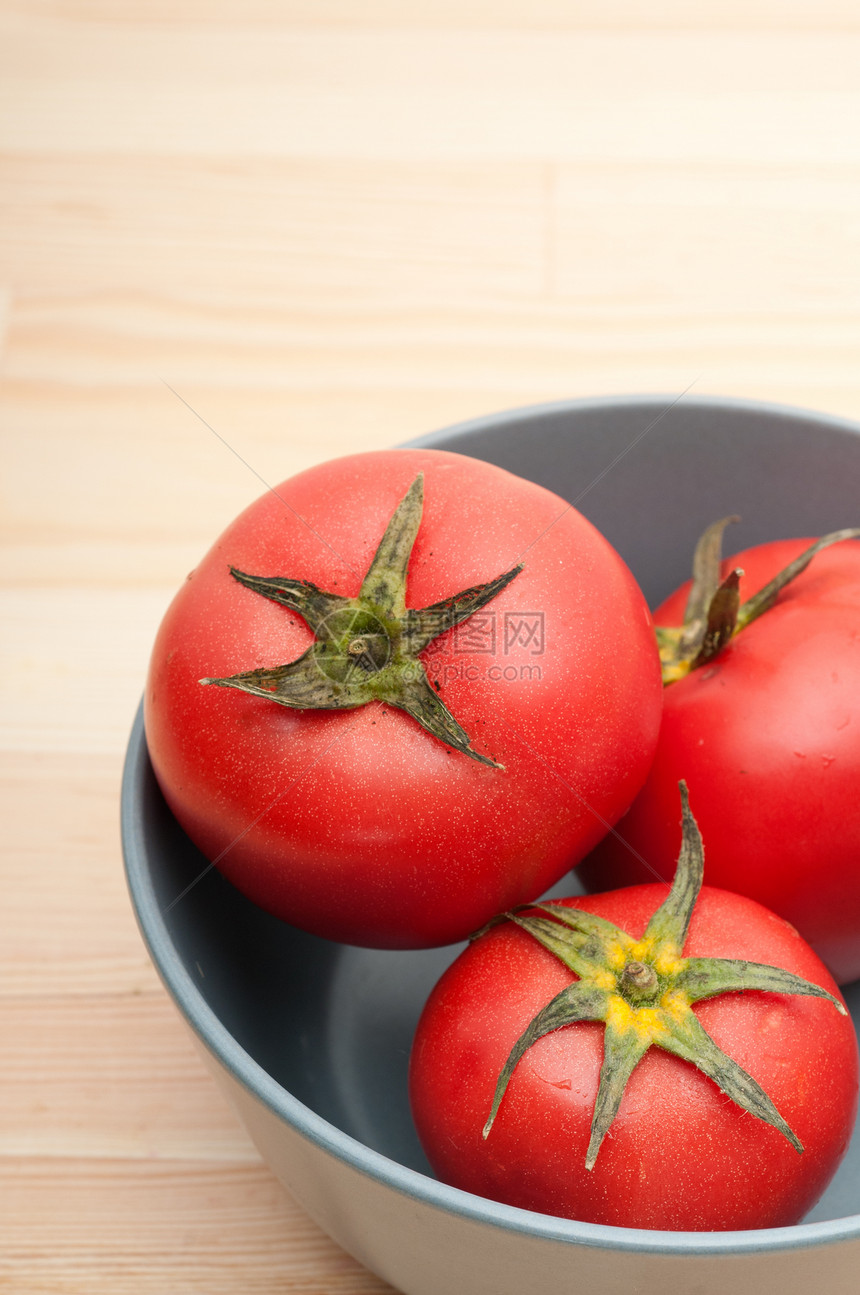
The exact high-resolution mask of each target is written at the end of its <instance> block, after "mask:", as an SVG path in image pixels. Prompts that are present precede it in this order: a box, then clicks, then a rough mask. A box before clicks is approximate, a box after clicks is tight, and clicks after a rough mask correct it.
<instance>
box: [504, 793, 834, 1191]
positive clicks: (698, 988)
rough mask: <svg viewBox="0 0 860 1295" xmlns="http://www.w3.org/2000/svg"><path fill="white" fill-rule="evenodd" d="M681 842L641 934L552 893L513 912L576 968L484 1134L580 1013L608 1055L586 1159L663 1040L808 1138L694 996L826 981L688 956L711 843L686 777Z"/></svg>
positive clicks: (536, 1022) (817, 992) (812, 988)
mask: <svg viewBox="0 0 860 1295" xmlns="http://www.w3.org/2000/svg"><path fill="white" fill-rule="evenodd" d="M680 791H681V805H682V843H681V852H680V855H679V857H678V864H677V868H676V871H675V877H674V879H673V882H672V885H671V888H670V890H669V894H668V896H667V897H666V899H665V900H664V902H663V903H662V904H661V905H660V907H659V908H658V909H657V910H656V912H655V913H654V914H653V916H652V917H651V919H650V921H649V922H648V925H647V927H646V929H645V934H644V935H643V937H642V939H641V940H636V939H634V938H633V937H632V936H630V935H629V934H627V932H625V931H623V930H621V929H620V928H619V927H617V926H615V925H614V924H613V923H612V922H609V921H607V920H606V919H605V918H603V917H598V916H597V915H595V914H594V913H587V912H583V911H582V910H580V909H577V908H572V907H568V906H566V905H562V904H557V903H552V902H547V903H545V904H534V905H530V906H527V907H524V908H522V909H518V910H515V911H513V912H511V913H507V914H505V918H506V919H507V920H508V921H511V922H514V923H515V924H516V925H517V926H519V927H520V928H521V930H523V931H526V932H527V933H528V934H529V935H530V936H532V937H533V938H534V939H535V940H537V941H538V943H540V944H542V945H543V947H544V948H545V949H548V950H549V951H550V953H553V954H555V956H556V957H557V958H559V960H560V961H561V962H563V963H564V965H565V966H566V967H567V968H568V969H569V970H570V971H572V972H573V974H574V975H575V976H576V977H577V979H576V980H574V981H573V982H572V983H571V984H569V985H568V986H566V987H565V988H564V989H563V990H562V991H561V992H560V993H559V994H557V995H556V996H555V998H553V999H552V1000H551V1001H550V1002H549V1003H547V1005H546V1006H545V1007H544V1008H542V1010H541V1011H540V1012H538V1014H537V1015H536V1016H535V1017H534V1018H533V1020H532V1021H531V1023H530V1024H529V1026H528V1028H527V1029H526V1030H525V1031H524V1032H523V1033H522V1034H521V1036H520V1037H519V1039H518V1040H517V1042H516V1043H515V1044H514V1046H513V1048H512V1049H511V1052H510V1055H509V1056H508V1059H507V1061H506V1062H505V1065H504V1067H503V1068H502V1070H501V1072H500V1074H499V1077H498V1080H497V1083H496V1089H495V1093H494V1095H493V1101H492V1106H491V1109H490V1115H489V1118H488V1120H487V1123H486V1124H485V1126H484V1130H483V1136H484V1137H485V1138H486V1137H487V1136H488V1135H489V1133H490V1131H491V1129H492V1126H493V1123H494V1121H495V1119H496V1115H497V1113H498V1110H499V1107H500V1105H501V1103H502V1099H503V1098H504V1095H505V1091H506V1089H507V1087H508V1083H509V1081H510V1079H511V1076H512V1075H513V1073H514V1070H515V1069H516V1067H517V1065H518V1063H519V1061H520V1060H521V1058H522V1057H523V1055H524V1054H525V1053H526V1052H527V1050H528V1049H529V1048H530V1047H531V1045H532V1044H533V1043H535V1042H536V1041H537V1040H538V1039H540V1038H542V1037H543V1036H544V1035H545V1034H549V1033H551V1032H552V1031H553V1030H557V1029H560V1028H562V1027H563V1026H567V1025H572V1024H575V1023H576V1022H579V1021H603V1022H604V1024H605V1031H604V1042H603V1049H604V1052H603V1064H602V1066H601V1070H600V1078H599V1081H598V1090H597V1098H596V1101H595V1105H594V1112H593V1117H592V1124H591V1134H590V1139H589V1144H588V1150H587V1153H586V1159H585V1167H586V1169H592V1168H593V1167H594V1164H595V1162H596V1160H597V1155H598V1152H599V1150H600V1146H601V1143H602V1142H603V1139H604V1137H605V1136H606V1134H607V1132H608V1131H609V1128H610V1127H611V1125H612V1122H613V1120H614V1119H615V1116H616V1115H617V1113H618V1109H619V1107H620V1105H621V1099H622V1097H623V1095H624V1090H625V1087H626V1085H627V1081H628V1079H629V1078H630V1076H631V1075H632V1073H633V1071H634V1070H635V1068H636V1066H637V1065H638V1063H639V1062H640V1061H641V1059H642V1058H643V1057H644V1055H645V1053H646V1052H647V1051H648V1049H649V1048H650V1047H651V1046H652V1045H655V1046H657V1047H660V1048H664V1049H665V1050H666V1051H667V1052H671V1053H674V1055H675V1056H677V1057H680V1058H681V1059H682V1060H684V1061H688V1062H690V1063H692V1064H693V1065H694V1066H696V1067H698V1069H699V1070H701V1071H702V1072H703V1073H704V1074H705V1075H707V1076H708V1077H709V1078H711V1079H712V1080H713V1081H714V1082H715V1083H716V1084H717V1085H718V1087H719V1088H720V1090H721V1091H722V1092H723V1093H725V1094H726V1096H728V1097H730V1098H731V1099H732V1101H734V1102H735V1103H736V1104H737V1105H738V1106H740V1107H741V1108H742V1109H743V1110H745V1111H748V1112H749V1113H750V1114H752V1115H755V1116H757V1117H758V1118H759V1119H761V1120H764V1121H765V1123H767V1124H770V1125H772V1126H773V1127H774V1128H775V1129H777V1130H779V1132H780V1133H782V1134H783V1135H784V1136H785V1137H786V1138H787V1139H788V1141H789V1142H790V1143H791V1144H792V1146H793V1147H794V1148H795V1149H796V1150H797V1151H798V1152H802V1151H803V1147H802V1145H801V1143H800V1141H799V1139H798V1138H797V1136H796V1134H795V1133H794V1132H793V1131H792V1129H791V1128H790V1127H789V1125H788V1124H787V1123H786V1121H785V1120H784V1119H783V1117H782V1116H781V1115H780V1113H779V1111H778V1110H777V1109H776V1107H775V1105H774V1103H773V1102H772V1101H771V1099H770V1098H769V1097H768V1095H767V1093H766V1092H765V1091H764V1089H763V1088H761V1086H760V1085H759V1084H758V1083H757V1082H756V1080H755V1079H753V1077H752V1076H751V1075H749V1074H748V1073H747V1072H746V1071H745V1070H743V1069H742V1067H741V1066H739V1065H738V1064H737V1062H735V1061H733V1060H732V1059H731V1057H729V1056H728V1055H727V1054H726V1053H724V1052H723V1051H722V1050H721V1049H720V1048H719V1047H718V1046H717V1044H716V1043H715V1042H714V1040H713V1039H712V1038H711V1036H710V1035H709V1034H708V1033H707V1031H706V1030H705V1028H704V1026H702V1024H701V1023H700V1022H699V1019H698V1017H697V1016H696V1014H695V1013H694V1012H693V1010H692V1004H693V1003H696V1002H700V1001H701V1000H703V999H706V998H714V997H716V996H718V995H720V994H725V993H738V992H743V991H744V990H751V989H752V990H762V991H765V992H768V993H780V994H804V995H812V996H814V997H818V998H827V999H829V1000H830V1002H831V1003H833V1005H834V1006H835V1007H836V1008H837V1009H838V1011H839V1012H840V1013H841V1014H842V1015H845V1014H846V1013H845V1008H844V1007H843V1005H842V1004H841V1003H840V1002H839V1000H838V999H837V998H834V996H833V995H832V994H829V993H828V992H827V990H825V989H822V988H821V987H820V986H818V985H815V984H812V982H811V981H807V980H804V979H803V978H802V977H800V976H796V975H794V973H793V972H790V971H785V970H783V969H782V968H779V967H771V966H767V965H765V964H763V963H755V962H746V961H741V960H739V959H730V958H685V957H684V956H683V948H684V943H685V941H686V938H687V931H688V929H689V925H690V919H691V917H692V913H693V909H694V907H695V904H696V900H697V899H698V896H699V891H700V890H701V887H702V877H703V872H704V851H703V848H702V838H701V835H700V833H699V829H698V826H697V824H696V820H695V819H694V817H693V815H692V813H691V811H690V806H689V800H688V796H687V788H686V785H685V784H684V783H683V782H681V783H680Z"/></svg>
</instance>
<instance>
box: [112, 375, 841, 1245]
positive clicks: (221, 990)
mask: <svg viewBox="0 0 860 1295" xmlns="http://www.w3.org/2000/svg"><path fill="white" fill-rule="evenodd" d="M422 443H423V444H433V445H438V446H444V448H448V449H456V450H459V451H461V452H463V453H467V454H473V455H475V456H476V457H480V458H485V459H488V460H491V461H492V462H495V463H498V464H500V465H501V466H503V467H506V468H509V469H510V470H512V471H514V472H518V473H520V474H521V475H523V476H527V477H531V478H532V479H534V480H536V481H539V482H540V483H541V484H543V485H546V486H548V487H549V488H551V489H553V490H555V491H556V492H557V493H559V494H561V495H562V496H563V497H565V498H566V499H568V500H570V501H571V502H573V503H575V504H576V506H577V507H579V508H580V509H581V511H582V512H584V513H585V514H586V515H587V516H588V517H589V518H590V519H591V520H592V521H593V522H594V523H595V524H596V525H597V526H598V527H599V528H600V529H601V530H602V531H603V532H604V534H605V535H606V536H607V538H608V539H609V540H610V541H611V542H612V543H613V544H614V545H615V547H616V548H617V549H618V550H619V552H620V553H621V554H622V556H623V557H624V558H625V559H626V561H627V562H628V564H629V565H630V567H631V568H632V570H633V572H634V574H635V575H636V576H637V578H638V579H639V581H640V583H641V585H642V587H643V589H644V590H645V593H646V596H647V597H648V599H649V601H650V602H652V604H653V603H655V602H656V601H658V600H659V599H661V598H662V597H663V596H665V595H666V594H667V593H668V592H670V590H671V589H672V588H673V587H674V586H675V585H677V584H678V583H679V582H680V581H681V580H683V579H684V578H685V577H686V576H687V574H688V569H689V562H690V555H691V553H692V547H693V545H694V543H695V540H696V538H697V537H698V535H699V533H700V531H701V530H702V529H703V527H704V526H705V525H706V524H707V523H708V522H710V521H712V520H715V519H716V518H718V517H722V516H725V515H726V514H729V513H740V514H741V515H742V516H743V517H744V518H745V520H744V522H743V523H742V525H738V526H737V527H735V528H734V534H732V536H731V539H730V540H729V541H728V543H729V544H730V545H731V547H732V548H735V547H736V548H741V547H746V546H747V545H749V544H753V543H757V542H759V541H760V540H764V539H768V538H776V537H781V536H789V535H817V534H821V533H823V532H825V531H829V530H834V529H836V528H838V527H842V526H847V525H852V524H854V525H856V524H857V503H856V490H855V489H854V488H853V483H856V481H857V479H858V473H860V434H858V429H854V428H852V427H851V426H849V425H846V424H844V423H840V422H838V421H837V420H831V419H826V418H819V417H816V416H814V415H807V414H803V413H799V412H795V411H791V410H782V409H776V408H772V407H765V406H751V405H746V404H742V403H739V402H731V401H716V400H685V401H684V402H682V403H678V404H674V405H673V404H672V403H671V401H670V400H669V399H659V398H656V397H650V398H643V399H629V400H605V401H582V402H571V403H569V404H566V405H564V406H548V407H543V408H538V409H535V410H523V411H515V412H514V413H512V414H508V415H504V416H501V417H497V418H489V419H484V420H479V421H478V422H476V423H473V424H469V425H466V426H465V427H463V428H459V429H453V430H452V431H450V432H443V433H439V434H437V435H434V436H433V437H429V438H425V439H424V440H423V442H422ZM735 538H736V540H737V542H736V543H735ZM124 816H125V828H126V839H127V841H128V839H129V838H130V835H131V834H136V838H137V845H136V848H135V849H134V850H132V851H128V850H127V865H128V867H129V872H130V881H131V885H132V893H133V895H134V896H135V900H136V906H137V910H138V917H139V920H140V921H141V925H142V927H143V930H144V935H145V936H146V937H147V939H148V942H149V944H150V948H151V949H152V950H153V953H154V956H155V959H156V962H157V963H158V964H159V966H160V970H161V971H162V973H163V974H165V972H168V973H169V968H168V967H166V965H165V963H166V962H172V963H173V964H175V965H178V966H181V968H182V969H183V970H184V972H185V974H186V977H187V979H188V981H190V983H191V984H192V985H193V987H194V988H193V990H192V991H190V992H196V993H199V995H200V997H201V999H202V1000H203V1002H205V1004H206V1005H207V1006H208V1008H209V1009H210V1010H211V1012H212V1013H213V1014H214V1016H215V1017H216V1018H217V1019H218V1021H219V1022H220V1023H221V1024H222V1025H223V1027H224V1028H225V1029H226V1030H227V1031H228V1032H229V1034H230V1035H232V1036H233V1038H234V1039H235V1041H236V1043H237V1044H238V1045H239V1049H241V1052H240V1053H239V1054H238V1055H239V1057H240V1060H239V1062H238V1063H237V1064H238V1068H239V1070H240V1072H241V1065H242V1062H241V1057H242V1056H243V1055H245V1056H247V1057H248V1058H250V1059H252V1061H254V1062H256V1063H257V1064H258V1065H259V1066H261V1067H262V1068H263V1070H264V1071H266V1072H267V1073H268V1074H269V1075H270V1076H271V1077H272V1078H273V1079H274V1080H275V1081H276V1082H277V1083H278V1084H280V1085H281V1086H282V1087H283V1088H284V1089H285V1090H286V1091H287V1092H288V1093H290V1094H292V1096H293V1097H295V1098H297V1099H298V1100H299V1101H300V1102H302V1103H304V1104H305V1105H306V1106H307V1107H308V1108H309V1109H310V1110H311V1111H313V1112H315V1113H316V1114H317V1115H318V1116H321V1117H322V1118H323V1119H324V1120H326V1121H328V1122H329V1123H330V1124H331V1125H332V1126H334V1128H335V1129H339V1130H341V1131H343V1132H344V1133H346V1134H348V1135H350V1136H351V1137H353V1138H355V1139H356V1140H357V1141H358V1142H360V1143H362V1144H363V1145H364V1146H366V1147H369V1148H371V1149H372V1150H373V1151H377V1152H380V1153H382V1154H383V1155H384V1156H386V1157H389V1158H390V1159H391V1160H393V1161H396V1162H398V1163H399V1164H400V1165H404V1166H406V1167H408V1168H411V1169H414V1170H417V1171H418V1172H419V1173H422V1174H427V1175H429V1174H430V1173H431V1171H430V1169H429V1166H428V1164H427V1161H426V1159H425V1157H424V1155H423V1152H422V1151H421V1148H420V1146H419V1144H418V1140H417V1137H416V1135H415V1132H414V1130H413V1126H412V1121H411V1118H410V1114H409V1108H408V1100H407V1094H406V1074H407V1065H408V1057H409V1049H410V1046H411V1041H412V1034H413V1031H414V1028H415V1025H416V1022H417V1019H418V1015H419V1013H420V1011H421V1008H422V1006H423V1003H424V1001H425V999H426V997H427V994H428V993H429V991H430V989H431V988H432V985H433V984H434V983H435V981H436V979H437V978H438V976H439V975H440V974H441V972H442V970H443V969H444V967H445V966H447V964H448V963H449V962H450V961H451V959H452V958H453V957H454V956H456V953H457V952H458V947H453V948H446V949H437V950H430V951H421V952H416V953H401V952H380V951H376V950H364V949H356V948H351V947H347V946H341V945H337V944H333V943H330V942H328V941H325V940H320V939H317V938H316V937H313V936H310V935H306V934H304V933H302V932H300V931H297V930H295V929H293V928H291V927H289V926H286V925H284V924H283V923H281V922H279V921H277V920H275V919H274V918H271V917H269V916H268V915H267V914H266V913H264V912H262V911H261V910H260V909H258V908H256V907H255V906H254V905H253V904H251V903H250V902H249V901H248V900H246V899H244V898H243V897H242V896H241V895H240V894H239V893H238V892H237V891H235V890H234V889H233V887H232V886H231V885H230V884H229V883H227V882H226V881H225V880H224V879H223V878H222V877H221V876H220V874H219V873H218V872H217V870H216V869H214V868H212V867H211V866H209V865H208V864H207V862H206V860H205V859H204V858H203V856H202V855H201V854H200V853H199V852H198V851H197V850H196V849H195V847H194V846H193V845H192V844H191V843H190V842H189V840H188V839H187V838H186V837H185V835H184V833H183V832H182V831H181V830H180V829H179V827H178V826H177V824H176V823H175V821H174V820H173V818H172V816H171V814H170V813H169V811H168V810H167V808H166V806H165V803H164V801H163V799H162V797H161V794H160V792H159V790H158V787H157V784H156V782H155V778H154V776H153V774H152V770H151V767H150V766H149V762H148V758H147V756H146V749H145V742H144V739H143V732H142V723H141V719H140V716H138V720H137V724H136V727H135V732H134V735H133V737H132V743H131V747H130V753H129V765H128V769H127V778H126V788H125V802H124ZM576 889H577V887H576V884H575V879H574V880H571V879H570V878H568V879H567V882H566V883H565V882H562V883H561V884H560V885H559V886H558V887H556V888H555V890H556V893H572V892H573V891H575V890H576ZM154 913H157V914H158V925H159V930H158V932H156V931H155V930H154V929H153V928H154V925H155V923H154V921H153V919H152V917H151V916H148V914H154ZM166 978H167V979H168V982H169V983H170V979H171V977H170V974H167V976H166ZM847 997H848V1000H849V1006H850V1007H851V1008H852V1014H853V1015H854V1019H855V1022H856V1021H858V1020H860V982H858V984H857V985H855V986H853V987H850V988H849V991H848V994H847ZM241 1077H242V1076H241V1073H240V1078H241ZM858 1213H860V1136H855V1138H854V1140H853V1142H852V1146H851V1149H850V1151H849V1154H848V1156H847V1157H846V1160H845V1161H844V1163H843V1165H842V1167H841V1169H840V1171H839V1173H838V1175H837V1177H836V1179H835V1180H834V1182H833V1184H832V1185H831V1187H830V1189H829V1190H828V1192H827V1194H826V1195H825V1197H824V1198H823V1199H822V1201H821V1202H820V1203H819V1205H818V1206H817V1207H816V1208H815V1210H814V1211H813V1212H812V1214H811V1215H810V1216H809V1221H819V1220H831V1219H840V1218H844V1217H846V1216H849V1215H853V1214H858ZM858 1230H860V1220H858ZM786 1231H787V1232H790V1231H791V1229H787V1230H786Z"/></svg>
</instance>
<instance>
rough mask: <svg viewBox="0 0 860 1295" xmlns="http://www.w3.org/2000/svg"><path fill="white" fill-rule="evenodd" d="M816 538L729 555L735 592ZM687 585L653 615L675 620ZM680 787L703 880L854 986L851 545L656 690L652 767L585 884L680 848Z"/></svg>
mask: <svg viewBox="0 0 860 1295" xmlns="http://www.w3.org/2000/svg"><path fill="white" fill-rule="evenodd" d="M810 543H811V541H810V540H800V539H799V540H785V541H779V542H774V543H769V544H763V545H760V546H758V547H756V548H753V549H747V550H746V551H745V552H742V553H739V554H737V555H736V556H735V557H733V558H731V559H730V560H729V561H728V562H727V563H725V564H724V570H726V569H729V568H741V569H742V570H743V572H744V575H743V576H742V577H741V582H740V583H741V597H742V598H744V597H748V596H749V595H750V593H752V592H753V591H756V590H758V589H759V588H761V587H762V586H763V585H764V584H765V583H766V582H767V581H768V580H769V579H770V578H771V577H773V576H774V575H775V573H776V572H777V571H779V570H780V569H782V568H783V567H785V566H786V565H787V564H788V563H789V562H790V561H792V560H793V559H794V558H795V557H796V556H797V555H798V554H799V553H800V552H801V551H802V550H803V549H805V548H806V547H807V546H808V545H809V544H810ZM688 589H689V586H686V585H685V586H684V587H683V588H682V589H680V590H678V591H677V592H676V593H675V594H673V595H672V597H671V598H669V599H668V600H667V601H666V602H665V603H663V605H662V606H661V607H660V608H659V609H658V610H657V612H656V613H655V620H656V622H657V624H658V625H667V626H668V625H679V624H680V623H681V620H682V618H683V613H684V606H685V603H686V597H687V592H688ZM682 777H683V778H684V779H686V781H687V783H688V784H689V787H690V795H691V797H692V798H693V799H694V802H695V805H696V813H697V817H698V819H699V822H700V824H701V828H702V834H703V836H704V838H705V842H706V864H705V877H706V881H707V882H708V883H709V884H710V885H714V886H721V887H725V888H726V889H728V890H735V891H738V892H740V893H742V894H745V895H749V896H750V897H752V898H753V899H757V900H758V901H759V902H760V903H763V904H765V905H766V906H767V907H768V908H772V909H773V910H774V911H775V912H777V913H779V914H781V915H782V916H783V917H785V918H787V919H788V921H790V922H791V923H792V924H793V925H794V926H796V927H797V929H798V930H799V931H800V932H801V934H802V935H803V936H804V937H805V938H806V939H807V940H808V941H809V943H810V944H811V945H812V946H813V948H814V949H815V950H816V951H817V953H818V954H819V955H820V957H821V958H822V959H823V960H824V962H825V963H826V964H827V965H828V967H829V968H830V970H831V971H832V973H833V974H834V976H835V977H836V979H837V980H838V981H839V982H840V983H842V984H845V983H847V982H848V981H851V980H854V979H856V978H858V977H860V796H858V787H860V542H858V541H857V540H848V541H844V542H842V543H837V544H834V545H832V547H830V548H827V549H824V550H822V551H821V552H819V553H818V554H816V556H815V557H814V558H813V560H812V561H811V563H810V565H809V566H808V567H807V568H806V570H805V571H803V572H802V574H800V575H798V576H797V577H796V579H795V580H794V581H793V582H792V583H791V584H789V585H788V586H787V587H786V588H785V589H784V590H783V591H782V592H781V593H780V595H779V597H778V599H777V602H776V603H775V605H774V606H772V607H771V609H770V610H768V611H766V612H764V613H763V614H762V615H761V616H760V617H759V619H757V620H756V621H754V623H752V624H750V625H748V626H747V627H746V628H744V629H742V630H741V631H740V632H739V633H737V635H736V636H735V637H734V638H732V639H731V641H730V642H729V643H728V645H727V646H726V647H725V648H724V649H723V650H722V652H720V653H719V655H718V656H716V657H715V658H714V660H713V661H711V662H710V663H709V664H707V665H705V666H702V667H699V668H697V669H694V670H692V671H691V672H690V673H689V674H688V675H686V677H684V678H682V679H679V680H678V681H677V682H675V683H671V684H669V686H668V687H667V688H666V690H665V696H664V713H663V722H662V728H661V733H660V740H659V743H658V748H657V754H656V757H655V761H654V765H653V767H652V769H651V772H650V773H649V776H648V779H647V781H646V783H645V786H644V788H643V790H642V792H641V793H640V795H639V796H638V797H637V799H636V800H635V802H634V803H633V805H632V807H631V809H630V811H629V813H627V814H626V815H625V816H624V818H623V819H622V820H621V821H620V822H619V823H618V824H617V827H616V833H617V834H616V835H613V836H611V837H608V838H607V839H606V841H604V842H603V843H602V844H601V845H600V846H599V847H598V849H597V850H596V851H595V852H594V854H593V855H592V856H591V857H590V858H589V859H588V860H587V861H586V862H585V863H584V864H583V866H582V868H581V870H580V875H581V876H582V878H583V881H584V883H585V885H586V886H587V887H588V888H589V889H598V890H601V889H604V888H607V887H613V886H621V885H627V884H632V883H636V882H641V881H645V880H649V879H652V878H653V876H654V874H655V872H659V866H660V865H659V861H660V860H661V859H665V858H670V857H672V853H673V851H674V850H675V849H676V848H677V844H678V840H679V829H678V817H677V812H676V791H675V788H676V786H677V782H678V779H679V778H682Z"/></svg>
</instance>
